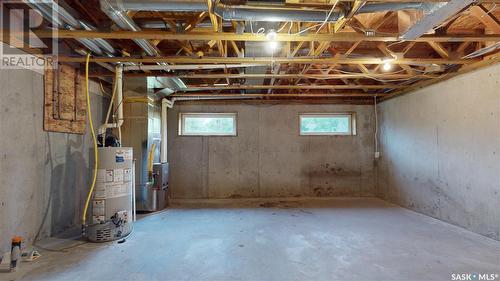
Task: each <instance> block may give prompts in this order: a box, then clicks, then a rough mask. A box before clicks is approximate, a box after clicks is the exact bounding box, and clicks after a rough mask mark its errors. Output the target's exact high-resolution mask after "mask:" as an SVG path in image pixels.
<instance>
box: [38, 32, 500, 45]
mask: <svg viewBox="0 0 500 281" xmlns="http://www.w3.org/2000/svg"><path fill="white" fill-rule="evenodd" d="M34 32H35V33H36V35H37V36H38V37H39V38H52V37H53V36H54V35H55V36H56V37H57V38H59V39H78V38H103V39H153V40H198V41H212V40H215V41H216V40H232V41H259V42H264V41H267V38H266V36H262V35H253V34H252V33H242V34H237V33H232V32H218V33H213V32H188V33H172V32H169V31H144V30H143V31H113V32H103V31H87V30H58V31H50V30H36V31H34ZM399 40H401V38H399V37H398V35H397V34H393V35H388V36H366V35H363V34H359V33H356V32H340V33H335V34H330V33H320V34H307V35H294V34H282V33H280V34H277V36H276V41H282V42H283V41H293V42H303V41H306V42H307V41H317V42H322V41H331V42H357V41H383V42H393V41H399ZM408 41H415V42H431V41H432V42H465V41H472V42H486V41H500V34H484V35H424V36H422V37H419V38H414V39H408Z"/></svg>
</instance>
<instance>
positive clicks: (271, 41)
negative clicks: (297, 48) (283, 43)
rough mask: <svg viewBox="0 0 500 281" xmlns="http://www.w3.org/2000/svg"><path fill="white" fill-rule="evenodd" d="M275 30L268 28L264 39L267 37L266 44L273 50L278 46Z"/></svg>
mask: <svg viewBox="0 0 500 281" xmlns="http://www.w3.org/2000/svg"><path fill="white" fill-rule="evenodd" d="M277 35H278V34H277V33H276V31H274V29H271V30H269V32H267V34H266V39H267V45H268V47H269V48H270V49H271V51H274V50H276V49H277V48H278V46H279V45H278V42H277V41H276V37H277Z"/></svg>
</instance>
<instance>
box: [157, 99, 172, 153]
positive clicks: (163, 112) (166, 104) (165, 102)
mask: <svg viewBox="0 0 500 281" xmlns="http://www.w3.org/2000/svg"><path fill="white" fill-rule="evenodd" d="M169 107H170V108H172V103H170V101H169V100H167V99H162V100H161V147H160V162H161V163H166V162H167V161H168V155H167V149H168V145H167V134H168V133H167V113H168V109H167V108H169Z"/></svg>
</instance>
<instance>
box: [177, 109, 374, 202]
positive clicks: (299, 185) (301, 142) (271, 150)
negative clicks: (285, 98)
mask: <svg viewBox="0 0 500 281" xmlns="http://www.w3.org/2000/svg"><path fill="white" fill-rule="evenodd" d="M346 111H352V112H356V114H357V133H358V134H357V135H356V136H299V113H300V112H346ZM180 112H236V113H237V114H238V136H236V137H200V136H179V135H178V115H179V113H180ZM373 116H374V115H373V106H369V105H296V104H285V105H283V104H282V105H268V104H264V105H249V104H244V103H242V104H234V103H233V104H182V103H176V104H175V106H174V108H173V109H170V110H169V113H168V128H169V129H168V130H169V143H168V145H169V149H168V159H169V162H170V172H171V174H170V197H171V198H237V197H285V196H370V195H373V194H374V177H373V175H374V167H373V152H374V146H373V143H374V135H373V134H374V126H373V125H374V122H373V120H374V118H373Z"/></svg>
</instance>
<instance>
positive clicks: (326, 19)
mask: <svg viewBox="0 0 500 281" xmlns="http://www.w3.org/2000/svg"><path fill="white" fill-rule="evenodd" d="M338 2H339V0H336V1H335V3H333V5H332V8H331V9H330V12H328V14H327V15H326V18H325V20H324V21H323V22H322V23H321V26H320V27H319V28H318V29H317V30H316V34H317V33H318V32H319V31H320V30H321V29H322V28H323V26H325V24H326V22H327V21H328V19H329V18H330V16H331V15H332V13H333V10H334V9H335V6H337V3H338Z"/></svg>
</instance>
